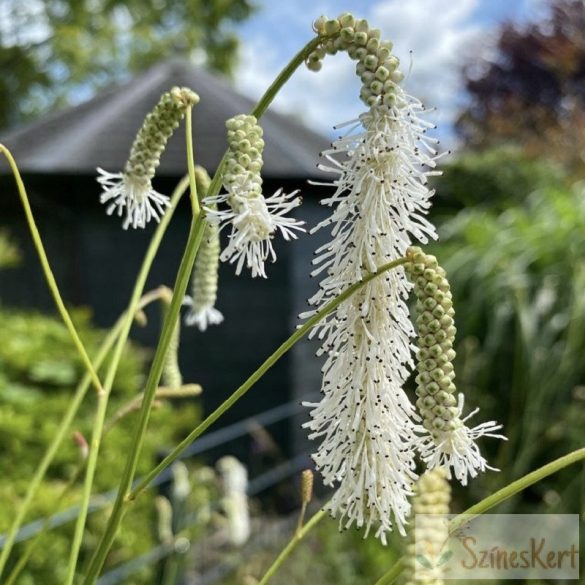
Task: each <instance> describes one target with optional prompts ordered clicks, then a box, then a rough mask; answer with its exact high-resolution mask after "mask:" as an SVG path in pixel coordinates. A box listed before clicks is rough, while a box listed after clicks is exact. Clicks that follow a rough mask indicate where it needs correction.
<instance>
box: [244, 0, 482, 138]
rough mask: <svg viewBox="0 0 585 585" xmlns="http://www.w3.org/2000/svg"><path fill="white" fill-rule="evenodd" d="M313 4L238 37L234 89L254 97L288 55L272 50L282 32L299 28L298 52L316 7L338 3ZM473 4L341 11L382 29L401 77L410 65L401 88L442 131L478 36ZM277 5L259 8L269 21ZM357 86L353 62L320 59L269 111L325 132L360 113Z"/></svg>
mask: <svg viewBox="0 0 585 585" xmlns="http://www.w3.org/2000/svg"><path fill="white" fill-rule="evenodd" d="M285 4H286V3H285ZM315 4H316V3H315V2H313V3H311V2H310V0H296V1H295V5H296V6H297V8H298V10H297V11H296V13H294V16H292V14H293V13H287V16H286V18H287V19H290V20H291V26H290V27H289V28H285V29H284V30H275V29H274V28H270V27H262V26H257V27H254V31H253V34H248V35H246V37H247V38H246V37H245V38H244V47H243V58H242V65H241V67H240V70H239V75H238V87H239V88H240V89H241V90H242V91H245V92H246V93H248V94H250V95H252V96H254V97H257V96H259V95H260V94H261V93H262V91H264V89H265V88H266V87H267V86H268V85H269V83H270V82H271V81H272V80H273V79H274V77H275V76H276V74H277V73H278V71H279V70H280V68H281V67H282V66H283V65H284V64H285V63H286V60H287V59H288V58H290V55H284V54H281V53H283V51H279V50H278V47H279V46H283V45H289V44H290V39H286V41H285V40H284V39H283V38H282V37H284V36H285V35H287V34H288V33H290V34H294V35H295V36H297V35H298V31H299V30H303V27H304V28H306V30H307V34H306V35H304V36H303V37H300V41H299V48H300V45H301V44H302V43H303V42H304V40H305V39H308V38H310V35H309V32H308V31H309V28H308V27H309V23H310V21H311V20H312V19H313V18H315V17H316V16H318V14H319V13H320V11H321V10H323V8H325V9H326V11H327V9H328V12H329V13H330V14H332V15H333V14H337V13H338V12H339V8H338V6H339V3H338V2H333V1H332V0H329V1H327V2H323V1H321V2H319V6H318V9H317V8H315ZM348 4H349V6H348ZM478 4H479V0H458V1H457V2H445V0H408V1H405V0H383V1H373V2H364V1H363V0H361V1H357V0H354V1H353V2H352V1H349V2H346V3H345V6H344V8H346V9H348V10H354V13H355V14H357V15H359V14H363V15H365V16H366V17H367V18H368V19H369V21H370V23H371V24H373V25H375V26H377V27H379V28H380V29H381V30H382V33H383V35H382V36H383V37H385V38H388V39H391V40H392V41H393V43H394V47H395V51H396V54H397V55H398V56H399V57H401V58H402V69H403V71H404V72H405V73H407V72H408V70H409V66H410V61H411V60H412V71H411V72H410V73H409V74H408V78H407V81H406V87H407V90H408V91H409V92H410V93H413V94H415V95H417V97H420V98H422V99H423V100H425V102H428V105H432V106H435V107H437V109H438V112H437V117H436V119H437V120H438V121H439V123H440V124H442V125H444V128H445V129H449V128H450V124H451V123H452V121H453V119H454V116H455V114H456V111H457V108H458V106H459V104H460V102H461V92H460V77H459V71H460V67H461V64H462V62H463V59H465V58H466V57H467V56H468V55H469V50H468V47H469V46H470V43H472V42H473V41H474V40H476V39H478V37H480V35H479V33H482V31H483V29H482V27H481V26H479V25H478V24H476V23H473V22H472V16H473V12H474V10H475V9H476V8H477V6H478ZM280 6H281V4H280V3H274V4H272V3H271V4H270V5H268V6H266V7H265V9H264V10H267V11H270V12H271V20H272V21H274V18H275V16H276V12H277V11H279V10H280V8H279V7H280ZM364 8H366V9H365V10H364ZM260 17H262V13H261V14H260ZM303 23H304V24H303ZM250 32H252V31H250ZM279 35H280V37H281V38H279ZM409 51H412V57H411V55H410V54H409ZM359 88H360V83H359V80H358V79H357V77H356V76H355V75H354V65H353V64H352V63H351V62H349V59H347V57H346V56H344V55H339V56H336V57H333V58H332V57H327V59H326V60H325V63H324V67H323V69H322V70H321V71H320V72H319V73H318V74H315V73H312V72H309V71H307V70H306V68H304V67H303V68H301V69H299V71H297V73H296V74H295V76H294V77H293V79H292V80H291V82H289V84H287V86H286V88H285V89H284V91H283V92H282V95H280V96H279V97H278V98H277V100H276V102H275V106H276V107H278V108H280V109H281V110H284V111H287V112H290V113H294V114H297V115H299V116H300V117H301V118H302V119H303V120H304V121H306V122H307V123H308V124H309V125H310V126H311V127H313V128H314V129H315V130H318V131H320V132H323V133H326V132H328V130H329V129H330V128H331V126H332V125H333V124H335V123H337V122H342V121H345V120H348V119H351V118H354V117H356V116H357V115H358V114H359V113H360V111H362V110H363V105H362V104H361V102H360V101H359V99H358V97H357V96H358V94H359ZM448 132H449V130H447V133H448Z"/></svg>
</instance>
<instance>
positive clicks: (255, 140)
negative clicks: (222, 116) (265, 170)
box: [223, 114, 264, 196]
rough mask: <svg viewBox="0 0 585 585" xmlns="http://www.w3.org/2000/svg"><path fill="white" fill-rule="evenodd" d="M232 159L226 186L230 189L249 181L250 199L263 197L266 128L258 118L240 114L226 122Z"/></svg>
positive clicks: (226, 176) (228, 161)
mask: <svg viewBox="0 0 585 585" xmlns="http://www.w3.org/2000/svg"><path fill="white" fill-rule="evenodd" d="M226 127H227V141H228V158H227V162H226V171H225V174H224V176H223V182H224V184H225V186H226V188H227V189H229V188H230V186H233V185H237V184H239V183H240V182H241V180H242V177H243V176H245V177H246V179H247V183H248V184H247V188H248V191H249V195H248V196H253V195H261V194H262V178H261V176H260V171H261V170H262V164H263V161H262V151H263V150H264V140H263V139H262V134H263V132H262V127H261V126H260V125H259V124H258V120H257V119H256V118H255V117H254V116H250V115H247V114H240V115H239V116H235V117H233V118H230V119H229V120H228V121H227V122H226Z"/></svg>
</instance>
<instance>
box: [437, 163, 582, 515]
mask: <svg viewBox="0 0 585 585" xmlns="http://www.w3.org/2000/svg"><path fill="white" fill-rule="evenodd" d="M493 172H494V173H496V172H497V169H493ZM509 189H510V193H514V189H515V185H514V184H511V185H510V186H509ZM440 233H441V238H440V240H441V244H440V245H438V246H437V247H436V250H434V253H435V254H436V255H437V257H438V258H439V260H440V261H441V262H442V263H443V266H444V267H445V268H446V269H447V271H448V275H449V280H450V282H451V285H452V289H453V292H454V297H455V307H456V311H457V314H456V323H457V328H458V359H459V368H458V380H459V383H458V386H459V388H460V389H461V390H462V391H464V392H465V394H466V396H467V397H468V400H469V403H470V405H469V407H468V409H471V408H473V407H474V406H475V405H478V406H480V407H482V412H481V414H480V415H478V416H477V419H478V422H480V421H482V420H489V419H496V420H499V421H501V422H503V423H504V433H505V434H506V435H507V436H508V437H509V441H508V442H507V443H504V442H496V441H491V442H490V441H488V440H485V441H484V448H485V449H486V450H488V451H489V450H490V449H491V451H492V453H491V456H490V462H492V464H493V465H495V466H496V467H499V468H500V469H501V470H502V471H501V473H497V474H496V473H489V474H487V475H486V478H485V480H484V481H480V482H478V481H476V482H472V484H471V486H472V488H473V487H474V486H475V490H476V491H475V493H474V492H473V490H471V491H470V492H468V494H470V495H471V498H473V499H477V497H478V496H480V495H484V494H485V493H486V492H485V489H486V488H489V489H490V490H493V489H495V488H496V487H498V486H499V485H503V484H505V483H507V482H508V481H510V480H512V479H516V478H518V477H520V476H522V475H523V474H525V473H527V472H528V471H529V470H531V469H535V468H536V467H538V466H540V465H542V464H544V463H546V462H548V461H551V460H552V459H554V458H556V457H558V456H560V455H563V454H564V453H566V452H568V451H569V450H571V449H575V448H578V447H581V446H583V434H582V428H583V425H585V408H584V406H585V392H584V391H583V385H584V384H585V361H584V360H583V354H584V353H585V294H583V291H584V290H585V197H584V196H583V192H582V189H581V188H577V189H575V190H573V191H571V190H562V189H555V188H543V189H541V190H539V191H536V192H533V193H532V194H531V195H529V196H527V197H526V198H525V200H524V201H522V202H521V203H519V204H517V205H515V206H512V207H510V208H509V209H507V210H504V211H498V210H494V209H482V208H472V209H467V210H464V211H461V212H460V213H459V214H457V215H456V216H455V217H453V218H452V219H450V220H448V221H447V222H445V223H444V224H443V226H442V227H441V229H440ZM498 443H499V444H498ZM496 448H497V453H495V452H494V451H495V449H496ZM580 481H581V480H580V479H579V476H578V474H577V473H576V470H575V469H569V470H566V471H565V472H564V473H561V474H557V475H555V476H553V477H551V478H550V479H548V480H546V481H543V482H541V483H539V484H538V485H537V486H535V487H534V488H533V490H531V491H530V492H528V493H527V494H525V496H524V497H525V499H529V500H531V503H530V506H531V507H530V511H532V512H534V511H535V510H536V506H537V505H538V503H539V502H540V503H543V504H547V505H549V507H550V506H552V507H553V508H554V507H555V506H556V505H557V504H559V503H560V502H561V501H562V503H563V506H564V507H565V510H566V511H570V512H573V513H574V512H577V511H578V509H579V498H578V495H579V482H580ZM478 486H481V487H478ZM477 490H483V491H481V493H478V491H477ZM553 504H554V506H553ZM500 510H502V508H500Z"/></svg>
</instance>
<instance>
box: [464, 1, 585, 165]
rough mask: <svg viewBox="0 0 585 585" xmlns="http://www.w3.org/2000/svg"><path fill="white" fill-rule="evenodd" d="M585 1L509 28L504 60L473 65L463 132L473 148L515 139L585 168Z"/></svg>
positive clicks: (562, 4)
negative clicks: (523, 24) (528, 22)
mask: <svg viewBox="0 0 585 585" xmlns="http://www.w3.org/2000/svg"><path fill="white" fill-rule="evenodd" d="M584 30H585V2H583V0H553V1H552V3H551V5H550V11H549V14H548V16H547V17H546V18H545V19H544V20H543V21H542V22H539V23H531V24H528V25H526V26H523V27H517V26H514V25H512V24H506V25H504V26H503V27H502V29H501V31H500V34H499V38H498V41H497V44H496V57H495V58H494V59H492V60H490V61H489V62H487V63H485V66H484V67H481V68H479V71H478V68H477V65H475V66H472V65H470V66H468V67H467V68H466V70H465V74H466V89H467V92H468V94H469V97H470V98H471V100H470V104H469V106H468V107H467V108H466V109H465V110H464V111H463V112H462V113H461V115H460V117H459V120H458V124H457V126H458V130H459V132H460V134H461V136H462V137H463V138H464V140H465V142H466V143H467V145H470V146H476V147H485V146H489V145H494V144H501V143H502V142H515V143H517V144H520V145H521V146H523V147H524V148H525V149H526V150H527V151H528V153H529V154H534V155H541V154H544V155H549V156H551V157H552V158H556V159H557V160H560V161H561V162H563V163H564V164H565V165H566V166H567V167H568V168H569V169H570V170H573V171H575V170H578V169H581V168H583V166H584V165H585V36H584V35H583V31H584Z"/></svg>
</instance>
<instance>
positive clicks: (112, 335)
mask: <svg viewBox="0 0 585 585" xmlns="http://www.w3.org/2000/svg"><path fill="white" fill-rule="evenodd" d="M160 294H161V291H160V289H155V290H153V291H151V292H149V293H146V294H145V295H144V296H143V297H142V299H141V300H140V303H139V305H138V310H142V309H143V308H144V307H146V306H147V305H148V304H150V303H152V302H153V301H155V300H157V299H158V298H159V297H160ZM124 322H125V314H122V315H121V316H120V318H119V319H118V320H117V321H116V323H115V325H114V326H113V327H112V328H111V329H110V331H109V332H108V334H107V336H106V338H105V339H104V341H103V342H102V345H101V347H100V349H99V351H98V355H97V356H96V358H95V362H94V366H95V368H96V370H99V368H100V366H101V365H102V363H103V362H104V360H105V358H106V357H107V355H108V353H109V352H110V350H111V349H112V347H113V346H114V343H115V341H116V339H117V338H118V336H119V335H120V333H121V331H122V328H123V325H124ZM90 383H91V380H90V378H89V374H86V375H85V377H84V379H83V380H82V381H81V383H80V384H79V387H78V388H79V390H78V391H77V392H76V394H75V395H74V397H73V400H72V401H71V402H70V405H69V408H68V410H67V413H66V415H65V417H64V418H63V420H62V421H61V423H60V425H59V433H58V434H57V435H56V436H55V437H54V438H53V443H51V445H50V446H49V450H47V454H46V455H45V458H44V459H43V462H41V465H40V466H39V468H38V470H37V475H38V476H39V477H40V481H42V479H43V477H44V474H45V473H46V470H47V468H48V466H49V465H50V463H51V459H52V457H51V456H50V455H51V454H54V453H55V452H56V450H57V449H58V448H59V446H60V443H61V441H62V440H63V438H64V437H65V435H66V434H67V433H68V431H69V430H70V427H71V422H72V420H73V418H74V416H75V414H76V412H77V410H78V409H79V406H80V404H81V402H82V401H83V398H84V397H85V395H86V394H87V390H88V389H89V386H90ZM78 394H80V395H81V400H78V399H77V398H78ZM165 396H166V393H165ZM163 397H164V396H163ZM120 418H122V417H121V416H119V417H118V418H117V419H116V420H114V421H111V422H112V426H113V424H115V423H116V422H117V421H118V420H119V419H120ZM106 432H107V431H106ZM54 443H55V445H54ZM45 459H46V460H47V462H48V463H47V464H45ZM86 463H87V462H86V461H84V462H83V463H82V464H80V465H78V466H77V468H76V470H75V472H74V473H73V474H72V476H71V478H70V479H69V481H68V482H67V484H66V485H65V487H64V488H63V490H62V492H61V494H60V496H59V499H58V501H57V502H56V503H55V506H56V507H58V506H59V503H60V502H61V500H62V499H63V498H64V497H65V494H66V493H67V492H68V491H69V489H71V487H73V485H74V484H75V483H76V481H77V479H78V477H79V475H80V474H81V472H82V471H83V469H84V467H85V464H86ZM36 479H37V477H36V476H35V478H33V480H32V481H31V484H30V487H29V491H28V493H27V497H26V498H25V501H24V502H23V505H24V503H25V502H27V501H28V502H29V503H30V501H31V500H32V498H33V497H34V495H35V493H36V488H35V485H36V486H38V485H39V482H38V481H36ZM33 484H34V485H33ZM27 511H28V506H26V508H25V509H24V510H23V511H22V512H21V515H22V517H24V515H25V514H26V512H27ZM50 520H51V517H50V516H48V517H47V518H46V519H45V522H44V524H43V527H42V529H41V531H40V532H39V533H37V535H36V536H35V538H34V540H32V541H31V543H30V544H29V546H28V547H27V549H26V550H25V552H24V553H23V555H22V556H21V557H20V558H19V559H18V563H17V564H16V565H15V567H14V569H13V570H12V572H11V573H10V575H9V576H8V577H7V580H6V583H5V584H4V585H11V584H12V583H14V582H15V580H16V578H17V577H18V575H19V574H20V572H21V571H22V569H23V568H24V567H25V566H26V563H27V561H28V559H29V558H30V555H31V554H32V552H33V550H34V549H35V547H36V545H37V544H38V542H39V540H40V538H41V537H42V536H43V534H44V533H45V532H46V531H47V529H48V528H49V523H50ZM19 528H20V526H16V529H15V533H14V534H15V535H16V534H17V533H18V529H19ZM11 531H12V530H11ZM13 540H14V539H12V542H13ZM12 542H11V546H10V547H8V548H9V550H8V553H7V557H8V556H9V554H10V549H11V548H12ZM6 545H8V538H7V541H6V544H5V547H4V548H5V549H6V548H7V547H6Z"/></svg>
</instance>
